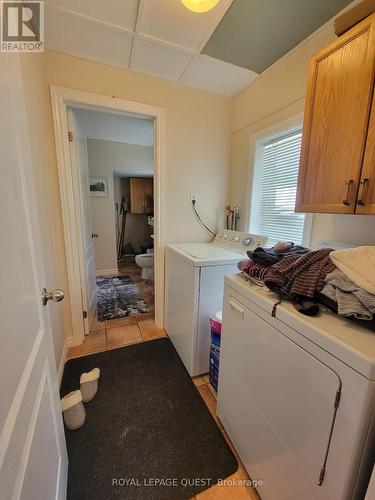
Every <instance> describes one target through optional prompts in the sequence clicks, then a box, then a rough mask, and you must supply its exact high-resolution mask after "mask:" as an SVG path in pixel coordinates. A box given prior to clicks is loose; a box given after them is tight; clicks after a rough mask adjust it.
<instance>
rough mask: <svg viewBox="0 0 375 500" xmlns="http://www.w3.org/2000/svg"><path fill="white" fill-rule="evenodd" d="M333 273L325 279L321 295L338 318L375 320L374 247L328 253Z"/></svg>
mask: <svg viewBox="0 0 375 500" xmlns="http://www.w3.org/2000/svg"><path fill="white" fill-rule="evenodd" d="M330 259H331V260H332V262H333V263H334V264H335V266H336V267H335V270H334V271H333V272H331V273H330V274H328V275H327V276H326V278H325V284H324V287H323V289H322V294H323V295H325V296H326V297H328V298H329V299H331V300H333V301H334V302H335V303H336V304H337V312H338V314H339V315H340V316H346V317H354V318H356V319H361V320H372V319H374V318H375V246H371V247H370V246H364V247H357V248H347V249H343V250H335V251H333V252H331V254H330Z"/></svg>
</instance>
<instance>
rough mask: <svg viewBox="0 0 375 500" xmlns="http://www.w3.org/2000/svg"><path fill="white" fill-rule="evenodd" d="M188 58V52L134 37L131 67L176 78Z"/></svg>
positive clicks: (164, 76)
mask: <svg viewBox="0 0 375 500" xmlns="http://www.w3.org/2000/svg"><path fill="white" fill-rule="evenodd" d="M190 58H191V55H190V54H187V53H186V52H183V51H180V50H178V49H175V48H173V47H169V46H167V45H161V44H159V43H155V42H151V41H149V40H143V39H141V38H136V39H134V52H133V56H132V62H131V69H134V70H136V71H142V72H145V73H151V74H153V75H156V76H159V77H161V78H168V79H171V80H177V79H178V78H179V76H180V75H181V73H182V72H183V70H184V69H185V67H186V65H187V63H188V62H189V60H190Z"/></svg>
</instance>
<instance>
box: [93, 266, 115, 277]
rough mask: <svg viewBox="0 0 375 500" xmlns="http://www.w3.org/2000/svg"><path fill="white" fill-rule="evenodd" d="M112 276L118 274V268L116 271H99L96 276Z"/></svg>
mask: <svg viewBox="0 0 375 500" xmlns="http://www.w3.org/2000/svg"><path fill="white" fill-rule="evenodd" d="M111 274H118V268H116V269H102V270H100V269H99V270H97V271H96V275H97V276H110V275H111Z"/></svg>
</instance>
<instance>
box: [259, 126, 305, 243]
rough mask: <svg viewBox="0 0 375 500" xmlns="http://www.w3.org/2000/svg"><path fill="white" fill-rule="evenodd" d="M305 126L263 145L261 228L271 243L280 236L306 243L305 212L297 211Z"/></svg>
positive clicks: (261, 232) (281, 238)
mask: <svg viewBox="0 0 375 500" xmlns="http://www.w3.org/2000/svg"><path fill="white" fill-rule="evenodd" d="M301 141H302V130H301V129H298V130H294V131H292V132H289V133H287V134H284V135H283V136H280V135H279V136H277V137H274V138H272V139H268V140H267V141H265V142H263V143H262V145H261V149H262V150H261V152H260V153H261V154H260V161H261V164H260V165H259V168H260V175H261V182H260V183H258V186H259V188H260V193H259V198H258V200H259V205H258V214H257V220H258V231H259V234H263V235H265V236H268V238H269V243H270V245H274V244H275V243H277V242H278V241H280V240H283V241H293V242H294V243H299V244H300V243H302V238H303V229H304V222H305V216H304V214H297V213H295V212H294V207H295V201H296V192H297V178H298V168H299V161H300V152H301Z"/></svg>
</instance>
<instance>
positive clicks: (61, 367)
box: [57, 337, 73, 387]
mask: <svg viewBox="0 0 375 500" xmlns="http://www.w3.org/2000/svg"><path fill="white" fill-rule="evenodd" d="M69 339H72V340H73V337H69V338H65V340H64V345H63V350H62V353H61V358H60V363H59V368H58V370H57V381H58V383H59V387H60V386H61V381H62V378H63V375H64V368H65V362H66V355H67V354H68V349H69V345H68V344H69Z"/></svg>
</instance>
